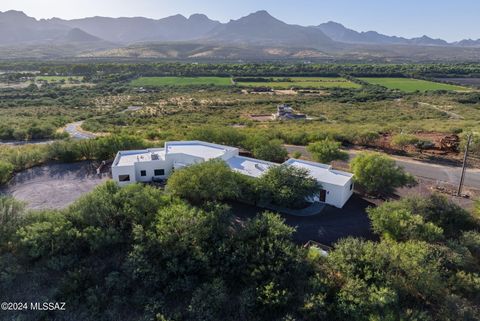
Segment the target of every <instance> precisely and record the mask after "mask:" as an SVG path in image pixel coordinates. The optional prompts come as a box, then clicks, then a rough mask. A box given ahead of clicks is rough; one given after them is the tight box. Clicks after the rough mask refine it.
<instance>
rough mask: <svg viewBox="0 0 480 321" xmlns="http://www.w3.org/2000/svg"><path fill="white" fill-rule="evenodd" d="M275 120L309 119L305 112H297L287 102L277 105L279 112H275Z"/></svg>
mask: <svg viewBox="0 0 480 321" xmlns="http://www.w3.org/2000/svg"><path fill="white" fill-rule="evenodd" d="M273 119H275V120H291V119H307V115H305V114H297V113H295V112H294V110H293V108H292V107H291V106H290V105H287V104H281V105H278V106H277V113H276V114H273Z"/></svg>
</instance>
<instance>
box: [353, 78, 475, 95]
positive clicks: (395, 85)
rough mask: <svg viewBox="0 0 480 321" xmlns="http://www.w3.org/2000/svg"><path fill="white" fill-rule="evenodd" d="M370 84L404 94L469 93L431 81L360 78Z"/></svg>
mask: <svg viewBox="0 0 480 321" xmlns="http://www.w3.org/2000/svg"><path fill="white" fill-rule="evenodd" d="M360 80H363V81H365V82H368V83H370V84H374V85H379V86H383V87H386V88H388V89H398V90H401V91H405V92H415V91H417V90H418V91H429V90H456V91H469V89H468V88H466V87H462V86H455V85H449V84H443V83H438V82H433V81H426V80H419V79H411V78H360Z"/></svg>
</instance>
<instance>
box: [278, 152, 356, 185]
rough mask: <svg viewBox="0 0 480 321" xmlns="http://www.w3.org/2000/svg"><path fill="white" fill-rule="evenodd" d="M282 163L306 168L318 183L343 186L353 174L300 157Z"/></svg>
mask: <svg viewBox="0 0 480 321" xmlns="http://www.w3.org/2000/svg"><path fill="white" fill-rule="evenodd" d="M284 164H286V165H290V166H295V167H298V168H303V169H306V170H308V171H309V172H310V175H311V176H312V177H313V178H315V179H316V180H317V181H319V182H320V183H327V184H332V185H338V186H345V185H346V184H347V183H348V182H350V180H351V178H352V177H353V174H351V173H347V172H342V171H338V170H334V169H332V167H331V166H329V165H325V164H320V163H315V162H309V161H305V160H300V159H293V158H291V159H289V160H288V161H286V162H285V163H284Z"/></svg>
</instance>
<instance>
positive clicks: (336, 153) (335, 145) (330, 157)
mask: <svg viewBox="0 0 480 321" xmlns="http://www.w3.org/2000/svg"><path fill="white" fill-rule="evenodd" d="M340 146H341V143H340V142H336V141H333V140H330V139H329V138H326V139H324V140H321V141H318V142H316V143H311V144H309V145H308V146H307V150H308V151H309V152H310V153H311V154H312V157H313V159H314V160H315V161H316V162H320V163H324V164H328V163H330V162H331V161H334V160H348V154H347V153H346V152H343V151H342V150H340Z"/></svg>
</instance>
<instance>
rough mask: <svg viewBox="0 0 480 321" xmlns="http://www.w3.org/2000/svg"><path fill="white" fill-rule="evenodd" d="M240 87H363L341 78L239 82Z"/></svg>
mask: <svg viewBox="0 0 480 321" xmlns="http://www.w3.org/2000/svg"><path fill="white" fill-rule="evenodd" d="M237 84H238V85H239V86H246V87H270V88H273V89H289V88H360V87H361V86H360V85H358V84H356V83H353V82H351V81H349V80H347V79H345V78H340V77H288V78H272V79H271V81H245V82H243V81H241V80H240V81H237Z"/></svg>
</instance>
